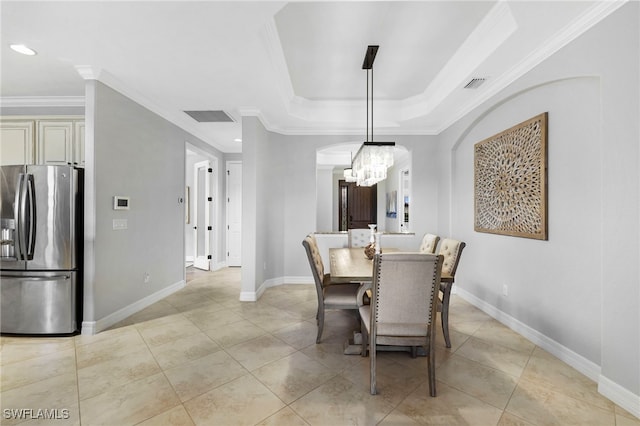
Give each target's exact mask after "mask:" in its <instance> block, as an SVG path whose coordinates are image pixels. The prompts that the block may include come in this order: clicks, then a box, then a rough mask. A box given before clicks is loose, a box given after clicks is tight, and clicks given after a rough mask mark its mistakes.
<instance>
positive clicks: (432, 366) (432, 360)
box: [427, 345, 436, 396]
mask: <svg viewBox="0 0 640 426" xmlns="http://www.w3.org/2000/svg"><path fill="white" fill-rule="evenodd" d="M429 346H430V347H429V351H428V352H427V353H428V354H429V367H428V369H429V395H431V396H436V357H435V354H434V350H433V345H429Z"/></svg>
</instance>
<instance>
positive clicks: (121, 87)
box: [76, 66, 226, 152]
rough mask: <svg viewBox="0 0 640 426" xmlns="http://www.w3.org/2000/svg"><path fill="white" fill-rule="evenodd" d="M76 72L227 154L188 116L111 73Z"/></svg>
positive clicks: (80, 68)
mask: <svg viewBox="0 0 640 426" xmlns="http://www.w3.org/2000/svg"><path fill="white" fill-rule="evenodd" d="M76 70H77V71H78V73H79V74H80V76H81V77H82V78H84V79H85V80H96V81H99V82H100V83H103V84H105V85H107V86H109V87H111V88H112V89H114V90H116V91H117V92H119V93H121V94H123V95H124V96H126V97H128V98H129V99H131V100H133V101H134V102H136V103H138V104H140V105H142V106H143V107H145V108H147V109H148V110H150V111H152V112H153V113H155V114H157V115H159V116H160V117H162V118H164V119H165V120H167V121H169V122H171V123H173V124H175V125H176V126H178V127H179V128H181V129H182V130H184V131H185V132H187V133H191V134H192V135H193V136H196V137H197V138H199V139H201V140H203V141H204V142H206V143H208V144H209V145H211V146H212V147H214V148H216V149H218V150H219V151H221V152H226V149H225V148H224V147H222V146H221V145H220V144H219V143H217V142H216V141H215V140H212V139H211V137H210V136H209V135H206V134H204V133H203V132H202V131H201V130H200V129H199V128H198V127H197V124H194V123H192V122H191V121H192V120H191V119H190V118H188V117H187V116H186V115H185V116H184V117H183V116H182V114H176V113H175V112H173V111H170V110H168V109H167V108H165V107H163V106H161V105H159V104H158V103H156V102H154V101H153V100H151V99H149V98H147V97H146V96H145V95H143V94H142V93H140V92H138V91H137V90H135V89H133V88H131V87H129V86H127V85H126V84H124V83H123V82H122V81H120V80H118V79H117V78H116V77H114V76H113V75H112V74H111V73H109V72H107V71H105V70H102V69H99V68H95V67H91V66H76Z"/></svg>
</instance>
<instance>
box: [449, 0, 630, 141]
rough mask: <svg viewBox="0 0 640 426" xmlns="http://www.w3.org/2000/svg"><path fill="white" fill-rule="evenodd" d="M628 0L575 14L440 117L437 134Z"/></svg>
mask: <svg viewBox="0 0 640 426" xmlns="http://www.w3.org/2000/svg"><path fill="white" fill-rule="evenodd" d="M627 1H628V0H611V1H602V2H597V3H595V4H594V5H593V6H592V7H591V8H589V9H588V10H586V11H585V12H584V13H583V14H582V15H580V16H579V17H577V18H576V19H575V20H574V21H573V22H572V23H571V24H569V25H568V26H566V27H564V28H563V29H562V30H560V31H558V33H556V34H555V36H553V37H551V38H550V39H549V41H548V42H547V43H544V44H543V45H541V46H540V47H539V48H538V49H536V50H534V51H533V52H531V54H530V55H528V56H527V57H525V58H524V59H522V60H521V61H520V62H519V63H517V64H516V65H515V66H513V67H512V68H511V69H510V70H508V71H507V72H506V73H504V74H502V75H501V76H499V77H497V78H495V79H493V80H491V81H489V82H487V83H488V84H487V83H485V87H484V88H483V91H482V92H481V93H479V96H477V97H475V98H474V99H473V100H471V101H470V102H468V103H466V104H465V105H463V106H462V107H461V108H459V109H457V110H456V111H455V113H454V114H451V115H450V116H449V117H448V119H446V120H444V121H443V122H442V123H441V124H440V126H439V127H438V129H437V133H441V132H443V131H444V130H446V129H447V128H448V127H449V126H451V125H452V124H454V123H455V122H456V121H458V120H460V119H461V118H463V117H464V116H465V115H467V114H468V113H469V112H471V111H472V110H473V109H475V108H476V107H478V106H480V105H482V104H483V103H484V102H486V101H487V100H489V99H490V98H491V97H493V96H494V95H496V94H498V93H499V92H500V91H502V90H503V89H505V88H506V87H507V86H509V85H510V84H511V83H513V82H515V81H516V80H517V79H519V78H520V77H522V76H523V75H525V74H526V73H528V72H529V71H531V70H532V69H533V68H535V67H536V66H537V65H539V64H540V63H542V62H543V61H544V60H546V59H548V58H549V57H550V56H551V55H553V54H555V53H556V52H557V51H559V50H560V49H562V48H563V47H565V46H566V45H567V44H569V43H571V42H572V41H573V40H575V39H577V38H578V37H580V36H581V35H582V34H584V33H585V32H586V31H588V30H589V29H591V28H592V27H593V26H594V25H596V24H597V23H599V22H600V21H602V20H603V19H604V18H606V17H607V16H609V15H610V14H612V13H613V12H615V11H616V10H618V9H619V8H620V7H622V6H623V5H624V4H625V3H627Z"/></svg>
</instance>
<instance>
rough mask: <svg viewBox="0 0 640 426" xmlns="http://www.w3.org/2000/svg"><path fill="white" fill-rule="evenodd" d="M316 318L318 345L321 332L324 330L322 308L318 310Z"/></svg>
mask: <svg viewBox="0 0 640 426" xmlns="http://www.w3.org/2000/svg"><path fill="white" fill-rule="evenodd" d="M316 318H317V320H318V321H317V323H318V336H317V337H316V343H320V339H322V330H323V329H324V307H322V308H318V315H317V316H316Z"/></svg>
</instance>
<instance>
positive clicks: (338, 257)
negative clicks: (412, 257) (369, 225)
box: [329, 247, 400, 283]
mask: <svg viewBox="0 0 640 426" xmlns="http://www.w3.org/2000/svg"><path fill="white" fill-rule="evenodd" d="M398 251H400V250H398V249H397V248H384V249H383V251H382V252H383V253H391V252H398ZM329 268H330V270H331V281H332V282H334V283H350V282H358V283H361V282H368V281H371V280H372V277H373V259H369V258H368V257H367V256H366V255H365V254H364V248H363V247H341V248H330V249H329Z"/></svg>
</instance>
